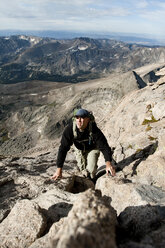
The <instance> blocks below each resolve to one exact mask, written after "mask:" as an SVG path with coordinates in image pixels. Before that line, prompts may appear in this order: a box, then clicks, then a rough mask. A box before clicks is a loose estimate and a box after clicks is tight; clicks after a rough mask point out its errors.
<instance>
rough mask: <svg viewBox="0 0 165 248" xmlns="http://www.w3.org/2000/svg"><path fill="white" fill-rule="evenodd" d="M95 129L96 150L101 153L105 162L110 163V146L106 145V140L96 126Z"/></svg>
mask: <svg viewBox="0 0 165 248" xmlns="http://www.w3.org/2000/svg"><path fill="white" fill-rule="evenodd" d="M95 128H96V129H95V130H96V131H95V142H96V146H97V149H98V150H99V151H101V152H102V153H103V156H104V159H105V162H106V161H112V151H111V148H110V146H109V145H108V142H107V139H106V138H105V136H104V134H103V133H102V131H101V130H100V129H99V128H98V127H97V126H96V127H95Z"/></svg>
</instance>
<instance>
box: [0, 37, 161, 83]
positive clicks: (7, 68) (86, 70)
mask: <svg viewBox="0 0 165 248" xmlns="http://www.w3.org/2000/svg"><path fill="white" fill-rule="evenodd" d="M0 47H1V49H0V50H1V52H0V83H17V82H23V81H30V80H48V81H58V82H72V83H75V82H80V81H86V80H89V79H90V78H91V79H93V78H100V77H101V78H102V77H103V76H107V74H110V73H113V72H121V71H122V72H127V71H130V70H133V69H135V68H139V67H140V66H144V65H148V64H152V63H164V62H165V48H164V47H145V46H138V45H130V44H126V43H123V42H119V41H115V40H108V39H107V40H106V39H104V40H103V39H89V38H77V39H70V40H56V39H48V38H38V37H28V36H11V37H2V38H1V37H0Z"/></svg>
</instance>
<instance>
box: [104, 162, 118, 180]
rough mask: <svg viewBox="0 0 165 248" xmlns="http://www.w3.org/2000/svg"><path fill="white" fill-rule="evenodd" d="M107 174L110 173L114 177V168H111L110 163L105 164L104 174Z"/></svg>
mask: <svg viewBox="0 0 165 248" xmlns="http://www.w3.org/2000/svg"><path fill="white" fill-rule="evenodd" d="M108 173H111V175H112V176H113V177H114V176H115V175H116V171H115V167H114V166H112V164H111V162H110V161H107V162H106V174H108Z"/></svg>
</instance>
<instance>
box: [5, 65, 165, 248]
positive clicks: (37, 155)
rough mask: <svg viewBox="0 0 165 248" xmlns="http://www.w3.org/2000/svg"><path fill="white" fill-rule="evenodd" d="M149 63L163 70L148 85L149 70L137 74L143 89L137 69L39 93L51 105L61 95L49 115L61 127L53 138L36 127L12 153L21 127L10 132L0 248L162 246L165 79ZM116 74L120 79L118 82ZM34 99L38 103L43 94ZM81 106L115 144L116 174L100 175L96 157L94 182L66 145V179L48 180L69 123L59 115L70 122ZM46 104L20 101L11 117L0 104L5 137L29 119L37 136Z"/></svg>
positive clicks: (101, 168)
mask: <svg viewBox="0 0 165 248" xmlns="http://www.w3.org/2000/svg"><path fill="white" fill-rule="evenodd" d="M154 68H155V69H154V73H159V74H160V75H161V76H160V75H159V76H160V77H159V79H158V81H157V82H154V83H153V82H147V81H146V82H145V79H146V78H145V75H147V74H148V73H149V72H150V69H151V67H150V68H148V69H147V68H146V67H145V68H140V69H139V71H136V73H137V74H138V76H139V77H140V79H141V80H142V81H143V82H144V83H145V84H146V85H147V84H148V85H147V86H146V87H144V88H141V89H139V84H137V77H135V74H134V73H131V72H129V73H126V74H124V75H122V77H121V76H120V75H118V78H117V77H116V76H115V77H114V78H113V77H112V76H111V79H110V78H107V79H104V80H103V81H99V80H98V81H95V82H93V84H92V82H91V84H90V87H89V84H87V83H82V84H80V85H79V87H78V86H76V85H74V86H71V85H70V86H64V87H63V88H58V89H54V90H53V91H52V90H50V92H49V94H46V92H45V91H43V93H44V95H45V96H46V97H44V98H42V97H41V99H45V103H46V104H47V103H48V100H49V101H50V102H49V104H51V105H52V104H53V102H54V99H57V95H58V96H61V98H60V100H61V102H60V101H59V103H58V102H56V105H53V107H52V106H51V110H52V109H53V111H54V112H53V111H52V112H51V111H50V113H53V115H54V119H53V118H52V119H49V121H50V122H47V123H49V127H53V128H54V125H52V124H53V123H54V120H57V123H59V125H57V130H58V132H56V131H54V133H53V129H49V130H52V131H50V133H51V135H52V137H53V140H52V142H51V139H50V138H51V135H50V136H49V135H48V134H49V132H48V133H46V134H45V133H44V132H41V135H42V138H40V141H39V142H38V141H37V142H36V144H35V145H34V146H32V147H31V149H29V150H27V148H26V149H25V150H23V151H22V150H21V149H22V148H21V149H20V147H18V146H17V143H15V147H17V150H14V149H15V148H13V150H12V147H14V142H16V140H19V141H20V140H21V137H22V136H21V135H23V134H24V132H22V134H21V133H19V132H18V130H20V126H19V127H18V129H17V132H18V133H17V134H18V136H15V137H13V138H12V137H11V138H10V137H9V139H8V140H6V141H5V142H3V143H2V145H1V148H0V149H1V150H0V151H1V158H0V160H1V161H0V172H1V173H0V197H1V201H0V220H1V223H0V240H2V241H1V247H2V248H7V247H11V248H12V247H14V248H16V247H17V248H19V247H30V248H35V247H36V248H40V247H48V248H50V247H60V248H61V247H77V245H79V246H80V247H82V248H83V247H87V246H94V247H118V248H128V247H131V248H144V247H145V248H155V247H158V248H160V247H161V248H162V247H164V245H165V232H164V230H165V184H164V182H165V176H164V166H165V152H164V151H165V108H164V106H165V104H164V102H165V81H164V80H163V78H164V74H163V71H164V70H163V67H161V69H158V68H160V66H157V69H156V67H154ZM152 69H153V67H152ZM119 79H123V81H122V83H121V80H119ZM129 80H130V83H129ZM141 80H140V82H142V81H141ZM112 82H115V83H112ZM116 83H118V87H116ZM51 87H52V86H51ZM115 87H116V88H115ZM62 91H64V93H65V94H64V98H65V99H66V101H65V102H64V98H62ZM69 92H70V93H69ZM90 92H91V93H90ZM28 93H29V92H28ZM60 93H61V95H60ZM89 93H90V94H89ZM30 94H31V92H30ZM41 95H42V94H41ZM87 95H88V96H89V97H88V99H87V97H86V96H87ZM93 95H94V97H93ZM96 96H97V97H96ZM99 96H100V97H99ZM116 96H117V97H116ZM12 97H13V95H12V96H11V98H8V100H9V101H11V102H12V101H14V100H13V99H15V98H12ZM14 97H15V96H14ZM33 97H34V96H32V98H31V99H32V100H33V102H34V98H33ZM49 97H50V98H49ZM25 98H26V99H27V95H25ZM35 101H36V102H37V104H38V103H39V101H40V98H37V99H36V100H35ZM97 101H98V102H97ZM62 102H63V105H62ZM46 104H45V106H46ZM58 104H59V105H58ZM29 105H30V103H29ZM60 105H62V108H60V107H59V106H60ZM78 105H81V106H82V107H85V108H86V107H89V108H90V109H94V114H95V116H96V121H97V122H98V125H99V126H100V127H101V129H102V130H103V132H104V133H105V135H106V137H107V139H108V142H109V144H110V146H111V147H113V149H114V153H113V158H114V163H116V170H117V175H116V177H114V178H112V177H111V176H107V175H105V170H104V166H103V158H102V157H100V160H99V169H98V172H97V181H96V184H94V183H93V182H92V181H91V180H89V179H86V178H83V177H82V175H81V174H80V173H79V172H78V171H77V168H76V161H75V157H74V154H73V151H72V149H71V151H70V152H69V153H68V155H67V159H66V161H65V165H64V175H63V179H61V180H60V181H57V182H54V181H52V180H51V179H50V177H51V175H52V174H53V173H54V171H55V168H56V155H57V148H58V145H59V135H60V134H61V131H62V129H63V126H65V125H66V123H64V120H65V121H66V122H67V118H68V121H69V118H70V117H71V113H72V110H73V108H74V107H76V106H78ZM45 106H44V107H43V106H38V109H37V108H36V111H37V112H34V109H35V108H32V107H31V108H32V109H33V111H32V112H24V111H26V109H30V106H24V105H22V110H21V108H20V105H17V108H16V112H13V114H12V112H11V114H10V116H7V115H6V112H5V110H4V108H3V109H1V111H3V114H4V116H5V118H6V120H8V121H6V125H5V126H7V123H10V127H11V130H10V132H11V134H10V136H12V130H13V133H14V129H12V127H13V128H16V126H17V125H18V124H19V123H20V122H21V118H22V123H23V121H24V128H25V129H26V123H27V130H26V132H27V131H28V126H29V124H31V128H32V127H33V129H30V128H29V132H31V131H32V130H34V133H36V129H34V127H35V125H37V128H39V123H40V125H41V123H43V117H42V111H41V109H44V111H43V113H45V112H46V111H47V109H48V108H46V107H45ZM94 106H95V108H94ZM14 107H15V106H14ZM56 108H57V109H56ZM60 109H63V111H61V112H60V111H59V110H60ZM11 110H12V111H13V109H12V107H11ZM20 111H22V117H21V115H20ZM100 112H101V114H100ZM23 113H24V116H23ZM25 113H26V114H25ZM37 113H38V115H37ZM55 113H56V115H55ZM40 114H41V116H40ZM31 116H32V117H33V118H32V119H31V120H30V117H31ZM50 116H52V115H51V114H50V115H49V117H50ZM16 117H17V118H16ZM39 117H40V118H39ZM64 117H65V118H64ZM8 118H9V119H8ZM26 118H27V120H26ZM18 120H19V121H18ZM14 121H15V122H14ZM14 123H15V124H14ZM32 123H35V124H33V125H32ZM45 123H46V122H45ZM8 125H9V124H8ZM21 125H22V126H21V127H23V124H21ZM40 127H41V126H40ZM42 130H43V129H42ZM60 130H61V131H60ZM16 137H17V139H16ZM18 137H19V138H18ZM32 138H33V137H32ZM13 139H15V140H13ZM10 140H11V143H10ZM36 140H38V138H36ZM25 143H26V142H25ZM44 143H45V145H46V147H44V145H43V144H44ZM11 144H13V146H12V145H11ZM41 145H43V147H41ZM5 147H6V149H8V151H9V150H11V155H10V156H7V153H5ZM35 148H36V150H35ZM39 148H41V149H39ZM16 151H17V152H18V153H17V152H16ZM16 155H17V156H16ZM18 213H19V214H18Z"/></svg>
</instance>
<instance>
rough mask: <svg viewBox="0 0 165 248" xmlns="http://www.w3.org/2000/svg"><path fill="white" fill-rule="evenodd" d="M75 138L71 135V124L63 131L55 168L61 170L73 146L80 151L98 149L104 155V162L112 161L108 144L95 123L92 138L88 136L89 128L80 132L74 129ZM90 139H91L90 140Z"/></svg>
mask: <svg viewBox="0 0 165 248" xmlns="http://www.w3.org/2000/svg"><path fill="white" fill-rule="evenodd" d="M76 131H77V137H74V134H73V123H70V124H69V125H68V126H67V127H66V128H65V130H64V132H63V135H62V138H61V144H60V147H59V151H58V156H57V167H58V168H62V167H63V164H64V161H65V158H66V155H67V152H68V151H69V150H70V147H71V146H72V145H73V144H74V145H75V146H76V147H77V148H78V149H79V150H82V151H91V150H93V149H98V150H99V151H101V152H102V153H103V155H104V158H105V161H111V160H112V152H111V148H110V147H109V145H108V142H107V140H106V138H105V136H104V134H103V133H102V131H101V130H100V129H99V128H98V127H97V125H96V123H95V122H93V123H92V137H91V136H90V134H89V133H90V132H89V127H88V126H87V128H86V129H85V130H84V132H80V131H79V129H78V128H77V127H76ZM91 138H92V139H91Z"/></svg>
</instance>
